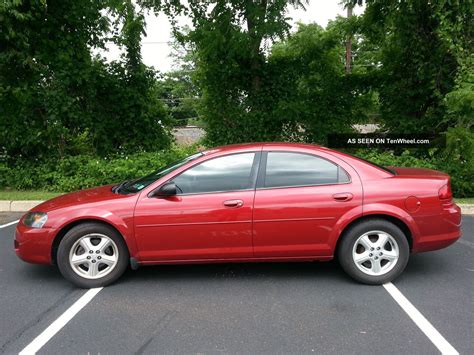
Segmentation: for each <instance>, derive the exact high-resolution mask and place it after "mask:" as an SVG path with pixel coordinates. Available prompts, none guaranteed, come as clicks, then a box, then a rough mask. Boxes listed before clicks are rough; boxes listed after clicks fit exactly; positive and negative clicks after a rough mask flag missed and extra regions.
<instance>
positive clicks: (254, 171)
mask: <svg viewBox="0 0 474 355" xmlns="http://www.w3.org/2000/svg"><path fill="white" fill-rule="evenodd" d="M240 154H255V155H254V158H253V162H252V167H251V168H250V180H251V182H250V183H251V184H250V187H249V188H247V189H239V190H219V191H203V192H189V193H182V194H180V193H178V194H176V195H175V196H192V195H210V194H221V193H225V192H239V191H255V189H256V182H257V177H258V172H259V167H260V164H261V156H262V152H261V151H260V150H252V151H248V152H237V153H232V154H225V155H219V156H217V157H211V158H209V159H206V160H203V161H201V162H199V163H197V164H194V165H193V166H190V167H189V168H188V169H186V170H183V171H181V172H180V173H179V174H177V175H175V176H173V177H172V178H171V179H168V180H166V181H165V182H163V184H160V186H158V187H157V188H156V189H154V190H153V191H155V190H158V189H159V188H161V186H162V185H164V184H166V183H168V182H172V181H173V180H174V179H176V178H177V177H178V176H180V175H181V174H183V173H184V172H186V171H188V170H190V169H192V168H194V167H196V166H198V165H200V164H203V163H205V162H207V161H211V160H214V159H218V158H223V157H229V156H232V155H240ZM153 191H152V192H153ZM152 192H150V194H151V193H152Z"/></svg>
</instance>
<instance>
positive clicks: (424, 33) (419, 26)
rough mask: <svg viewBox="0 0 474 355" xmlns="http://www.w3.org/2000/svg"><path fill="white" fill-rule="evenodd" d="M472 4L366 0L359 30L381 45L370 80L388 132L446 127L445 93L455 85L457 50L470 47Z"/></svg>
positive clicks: (417, 0)
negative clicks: (375, 91)
mask: <svg viewBox="0 0 474 355" xmlns="http://www.w3.org/2000/svg"><path fill="white" fill-rule="evenodd" d="M354 2H355V1H354ZM470 3H471V2H470V1H468V0H466V1H464V0H457V1H447V0H441V1H423V0H402V1H391V0H367V1H366V10H365V13H364V15H363V16H362V26H361V30H362V33H363V35H364V36H365V38H366V40H367V41H369V42H371V43H372V44H373V46H374V47H375V48H377V47H378V50H379V55H378V57H379V59H380V63H381V66H380V68H379V69H378V70H377V75H376V76H374V77H373V79H374V81H373V85H374V86H376V87H377V90H378V93H379V96H380V110H381V114H382V118H383V122H384V123H385V124H386V126H387V128H388V129H390V130H391V131H403V132H419V131H424V132H443V131H445V130H446V128H447V127H448V126H449V123H448V122H447V121H446V120H445V116H446V113H447V112H446V106H445V105H444V98H445V96H446V94H447V93H449V92H450V91H452V90H453V88H454V85H455V78H456V73H457V72H458V71H459V68H460V66H459V64H460V62H459V53H461V52H462V51H463V50H464V51H466V50H467V51H469V47H468V46H467V43H468V38H469V34H468V32H472V31H470V30H468V29H469V27H470V25H469V21H472V4H470ZM469 19H470V20H469ZM471 50H472V48H471Z"/></svg>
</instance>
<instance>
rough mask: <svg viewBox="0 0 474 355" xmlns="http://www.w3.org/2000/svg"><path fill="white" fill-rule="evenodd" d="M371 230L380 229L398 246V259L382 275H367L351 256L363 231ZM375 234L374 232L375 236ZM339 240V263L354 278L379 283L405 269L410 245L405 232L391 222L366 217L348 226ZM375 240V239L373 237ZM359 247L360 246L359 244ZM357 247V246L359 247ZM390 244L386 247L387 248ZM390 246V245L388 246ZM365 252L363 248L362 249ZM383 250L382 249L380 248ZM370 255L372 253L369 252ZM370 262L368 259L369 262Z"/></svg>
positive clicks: (370, 283) (369, 283) (395, 276)
mask: <svg viewBox="0 0 474 355" xmlns="http://www.w3.org/2000/svg"><path fill="white" fill-rule="evenodd" d="M371 231H381V232H385V233H387V234H389V235H390V236H391V237H393V240H394V241H395V242H396V243H397V246H398V260H397V262H396V263H395V265H394V266H393V267H392V269H391V270H389V271H388V272H386V273H385V274H383V275H369V274H367V273H365V272H363V271H361V270H360V269H359V267H358V266H357V265H356V262H355V261H354V258H353V254H352V252H353V250H354V245H355V243H356V242H357V240H358V239H359V237H361V236H362V235H364V234H365V233H368V232H371ZM375 236H376V234H374V238H375ZM341 238H342V239H341V242H340V244H339V246H338V250H337V256H338V260H339V263H340V264H341V266H342V268H343V269H344V271H345V272H346V273H347V274H348V275H349V276H350V277H352V278H353V279H354V280H356V281H359V282H362V283H364V284H368V285H381V284H384V283H387V282H390V281H392V280H394V279H395V278H397V277H398V276H399V275H400V274H401V273H402V272H403V270H404V269H405V267H406V265H407V263H408V258H409V255H410V247H409V245H408V240H407V237H406V236H405V234H404V233H403V232H402V231H401V230H400V228H398V227H397V226H396V225H394V224H393V223H391V222H389V221H386V220H383V219H375V218H374V219H368V220H365V221H362V222H360V223H357V224H355V225H353V226H351V227H350V229H348V230H347V231H345V232H344V234H343V235H342V236H341ZM375 240H376V239H375ZM359 247H360V246H359ZM359 247H357V248H359ZM389 247H390V245H389V246H388V247H387V248H389ZM390 248H391V247H390ZM363 251H364V252H365V250H363ZM382 251H383V250H382ZM370 255H372V254H370ZM374 257H375V256H374ZM366 265H369V266H371V265H372V264H371V262H370V260H369V264H366Z"/></svg>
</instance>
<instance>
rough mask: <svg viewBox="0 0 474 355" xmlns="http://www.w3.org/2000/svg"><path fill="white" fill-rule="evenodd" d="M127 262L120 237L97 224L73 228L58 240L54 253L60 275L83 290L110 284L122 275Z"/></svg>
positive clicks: (123, 243)
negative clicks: (55, 253) (56, 249)
mask: <svg viewBox="0 0 474 355" xmlns="http://www.w3.org/2000/svg"><path fill="white" fill-rule="evenodd" d="M128 260H129V254H128V249H127V246H126V244H125V242H124V240H123V238H122V236H121V235H120V234H118V233H117V231H116V230H115V229H113V228H111V227H109V226H107V225H103V224H100V223H84V224H80V225H78V226H76V227H74V228H72V229H71V230H70V231H69V232H67V233H66V235H65V236H64V238H63V239H62V240H61V243H60V244H59V249H58V254H57V264H58V267H59V270H60V271H61V273H62V275H63V276H64V277H65V278H66V279H68V280H69V281H71V282H72V283H74V284H76V285H77V286H79V287H82V288H93V287H102V286H106V285H109V284H111V283H112V282H114V281H115V280H117V279H118V278H119V277H120V276H121V275H122V274H123V273H124V271H125V270H126V268H127V265H128Z"/></svg>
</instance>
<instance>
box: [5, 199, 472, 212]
mask: <svg viewBox="0 0 474 355" xmlns="http://www.w3.org/2000/svg"><path fill="white" fill-rule="evenodd" d="M43 202H44V201H39V200H36V201H5V200H2V201H0V212H26V211H29V210H31V209H32V208H33V207H35V206H38V205H39V204H40V203H43ZM458 206H459V207H461V213H462V214H467V215H474V204H458Z"/></svg>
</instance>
